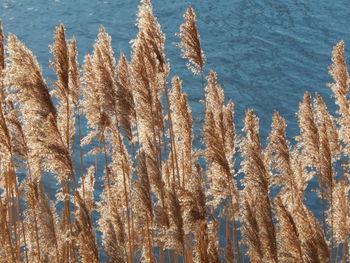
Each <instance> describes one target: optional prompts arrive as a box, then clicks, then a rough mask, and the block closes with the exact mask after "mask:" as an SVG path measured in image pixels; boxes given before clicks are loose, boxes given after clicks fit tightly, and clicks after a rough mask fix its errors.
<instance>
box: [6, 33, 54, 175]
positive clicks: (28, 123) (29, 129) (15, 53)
mask: <svg viewBox="0 0 350 263" xmlns="http://www.w3.org/2000/svg"><path fill="white" fill-rule="evenodd" d="M8 52H9V58H8V59H9V64H8V66H7V69H6V78H5V83H6V84H7V85H8V86H9V87H10V90H11V96H10V99H11V100H13V101H16V102H17V103H18V104H19V105H20V113H21V119H22V122H23V133H24V136H25V137H26V141H27V145H28V158H29V159H28V161H29V165H30V166H31V169H32V172H31V173H32V175H33V176H35V177H38V176H40V174H41V172H40V171H41V167H40V166H41V160H42V159H43V155H42V150H41V149H42V148H44V145H43V143H42V142H43V141H44V137H45V135H46V134H45V131H44V123H45V122H46V118H47V116H49V115H50V114H52V116H54V117H55V116H56V109H55V107H54V105H53V103H52V101H51V98H50V94H49V91H48V88H47V86H46V83H45V81H44V79H43V77H42V75H41V70H40V67H39V64H38V62H37V60H36V58H35V57H34V56H33V54H32V52H31V51H30V50H29V49H27V48H26V47H25V46H24V44H22V43H21V42H20V41H19V40H18V39H17V37H16V36H15V35H12V34H10V36H9V38H8Z"/></svg>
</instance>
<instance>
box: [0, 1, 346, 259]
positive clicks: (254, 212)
mask: <svg viewBox="0 0 350 263" xmlns="http://www.w3.org/2000/svg"><path fill="white" fill-rule="evenodd" d="M184 19H185V22H184V24H182V25H181V26H180V34H178V36H179V37H180V38H181V42H180V43H178V46H179V47H180V48H181V50H182V56H183V57H184V58H186V59H189V65H188V67H189V68H190V69H191V70H192V71H193V72H194V73H195V74H197V73H198V74H201V75H202V77H203V75H204V72H203V67H204V62H205V59H204V55H203V52H202V50H201V46H200V39H199V33H198V29H197V25H196V15H195V13H194V10H193V9H192V8H191V7H189V8H188V9H187V10H186V13H185V15H184ZM137 27H138V34H137V37H136V39H135V40H133V41H132V52H131V61H130V63H129V62H128V60H127V58H126V57H127V56H126V55H124V54H123V53H121V54H120V56H119V59H118V61H116V59H115V58H114V51H113V49H112V45H111V37H110V36H109V35H108V34H107V33H106V31H105V29H104V28H103V27H101V28H100V30H99V33H98V35H97V39H96V41H95V43H94V45H93V52H92V54H90V55H86V56H85V60H84V64H83V66H82V73H83V74H82V75H83V76H80V71H81V69H80V66H79V64H78V58H77V54H78V53H77V49H76V41H75V39H74V38H73V39H72V40H70V41H67V40H66V32H65V28H64V26H63V25H59V26H57V27H56V29H55V33H54V42H53V44H52V46H51V52H52V55H53V59H52V61H51V68H52V69H53V70H54V72H55V74H56V80H53V81H52V82H51V83H52V89H51V87H50V88H49V86H48V85H47V84H46V81H45V79H44V77H43V76H42V72H41V69H40V66H39V64H38V61H37V59H36V58H35V56H34V55H33V54H32V52H31V51H30V50H29V49H28V48H27V47H26V46H25V45H24V44H23V43H22V42H21V41H20V40H19V39H18V38H17V37H16V36H15V35H13V34H9V37H8V39H7V41H5V39H4V36H3V31H2V24H1V23H0V244H1V246H0V262H1V263H2V262H4V263H5V262H6V263H7V262H11V263H14V262H26V263H29V262H30V263H31V262H33V263H44V262H45V263H46V262H55V263H65V262H75V263H80V262H81V263H97V262H111V263H112V262H113V263H122V262H127V263H133V262H150V263H155V262H160V263H164V262H184V263H192V262H199V263H219V262H230V263H241V262H248V260H249V262H252V263H260V262H261V263H263V262H264V263H265V262H267V263H270V262H271V263H277V262H285V263H289V262H291V263H300V262H301V263H308V262H315V263H316V262H320V263H326V262H340V260H341V261H342V262H344V263H345V262H347V261H346V260H347V259H349V257H350V254H349V253H348V252H349V251H348V247H349V246H348V242H349V233H350V216H349V215H350V214H349V179H350V176H349V174H350V173H349V167H350V165H349V159H350V137H349V134H350V122H349V120H350V116H349V107H350V106H349V100H348V98H347V93H348V90H349V84H350V80H349V74H348V70H347V66H346V60H345V57H344V42H343V41H341V42H339V43H338V44H337V45H335V47H334V49H333V53H332V61H333V64H332V65H331V66H330V68H329V73H330V75H331V76H332V77H333V79H334V83H332V84H329V86H330V88H331V89H332V91H333V93H334V97H335V103H336V104H337V105H338V107H339V109H338V111H337V112H336V114H335V115H334V116H333V115H332V114H331V113H330V112H329V111H328V109H327V106H326V104H325V103H324V101H323V99H322V98H321V96H320V95H318V94H315V97H314V100H312V96H311V95H310V94H309V93H305V95H304V97H303V99H302V101H301V103H300V105H299V110H298V112H297V117H298V125H299V128H300V135H299V136H297V137H296V138H295V139H296V143H295V144H294V143H292V141H291V142H289V140H287V138H288V136H287V134H286V121H285V120H284V119H283V117H282V116H280V114H279V113H278V112H275V113H274V115H273V117H272V124H271V132H270V135H269V137H268V138H267V146H266V148H263V147H262V145H263V143H261V138H260V136H259V119H258V117H257V116H256V115H255V113H254V112H253V110H248V111H247V112H246V117H245V119H244V128H243V132H242V133H240V132H239V131H237V132H236V130H235V125H234V111H233V105H234V104H233V102H232V101H228V102H225V97H224V91H223V89H222V88H221V86H220V85H219V81H218V77H217V74H216V73H215V72H210V73H209V74H208V76H207V86H206V87H205V88H204V92H205V94H204V95H205V96H204V103H205V107H204V124H203V128H202V138H201V139H202V142H203V148H202V149H196V148H195V147H194V145H193V138H194V130H195V127H194V124H193V120H192V112H191V108H190V105H189V102H188V100H187V95H186V93H185V92H184V90H185V89H184V88H183V87H182V81H181V79H180V78H179V77H173V79H172V83H171V84H172V89H171V90H170V91H168V86H170V85H169V83H168V75H169V72H170V65H169V62H168V61H167V59H166V56H165V53H164V43H165V35H164V34H163V32H162V30H161V27H160V25H159V23H158V21H157V18H156V17H155V16H154V14H153V6H152V4H151V2H150V1H149V0H142V1H141V4H140V6H139V11H138V18H137ZM203 86H204V84H203ZM50 89H51V91H50ZM81 95H82V96H81ZM51 96H55V98H57V105H55V104H54V103H53V102H52V98H51ZM163 102H165V103H163ZM81 116H84V118H86V120H87V124H86V125H85V126H86V127H83V129H86V130H87V136H86V137H85V138H83V139H82V140H81V127H80V125H81V124H84V123H83V122H80V117H81ZM76 126H78V128H79V129H78V131H79V133H78V140H76V138H75V136H76V134H75V129H76ZM83 146H84V147H85V148H82V147H83ZM76 148H79V149H80V160H79V161H80V169H81V171H80V176H79V177H80V178H79V180H78V176H76V174H75V171H74V167H76V166H77V163H76V162H75V160H74V159H72V155H73V149H76ZM83 153H86V154H94V158H95V163H94V165H91V163H89V161H90V160H87V161H86V162H85V163H84V162H83ZM235 160H240V161H241V163H240V164H238V162H236V161H235ZM101 163H103V167H104V169H101V167H100V165H101ZM204 163H205V165H204ZM202 166H203V167H202ZM84 167H90V168H88V169H87V171H85V169H84ZM316 180H318V186H316V184H315V181H316ZM50 182H51V183H50ZM56 184H58V186H57V187H56ZM100 187H102V191H101V192H100V190H101V188H100ZM311 187H312V188H314V189H312V190H315V191H317V193H318V197H319V200H318V201H320V202H321V207H320V208H319V210H320V211H322V218H318V217H316V216H315V215H313V213H312V212H311V211H310V207H308V205H307V202H305V200H307V198H308V197H309V195H310V193H309V190H310V188H311ZM242 188H243V189H242ZM62 202H63V205H62ZM313 209H314V210H313V211H316V209H315V208H314V207H313ZM223 222H225V231H222V229H223V226H222V225H221V226H220V224H222V223H223ZM222 240H226V242H225V244H223V242H222ZM219 241H220V242H219Z"/></svg>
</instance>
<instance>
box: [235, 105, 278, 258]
mask: <svg viewBox="0 0 350 263" xmlns="http://www.w3.org/2000/svg"><path fill="white" fill-rule="evenodd" d="M258 129H259V124H258V118H257V117H256V116H255V115H254V112H253V110H248V111H247V113H246V117H245V119H244V128H243V131H244V132H245V134H246V137H245V139H244V140H243V142H242V145H241V148H242V156H243V161H242V164H241V165H242V172H243V173H244V174H245V177H244V185H245V188H244V194H245V195H246V196H247V195H252V196H251V197H250V198H252V199H251V201H250V203H249V205H250V207H252V206H254V209H255V210H256V211H255V213H253V216H254V217H255V220H256V222H257V224H258V231H259V232H258V236H259V240H260V243H261V247H262V248H261V249H262V252H263V255H264V257H263V261H264V262H277V261H278V260H277V243H276V233H275V228H274V223H273V220H272V208H271V203H270V199H269V174H268V169H267V165H266V160H265V157H264V154H263V151H262V149H261V145H260V138H259V132H258ZM246 198H247V197H246ZM244 235H245V234H244ZM245 236H246V235H245ZM245 242H246V243H247V244H248V245H249V242H250V241H249V240H247V239H246V238H245Z"/></svg>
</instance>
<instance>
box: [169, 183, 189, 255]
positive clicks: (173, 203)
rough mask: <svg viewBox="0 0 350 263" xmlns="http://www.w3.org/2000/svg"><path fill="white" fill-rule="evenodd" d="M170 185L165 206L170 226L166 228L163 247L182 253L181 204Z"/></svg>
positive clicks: (182, 227) (183, 236)
mask: <svg viewBox="0 0 350 263" xmlns="http://www.w3.org/2000/svg"><path fill="white" fill-rule="evenodd" d="M175 188H176V187H175V185H172V186H171V187H170V189H168V191H167V195H166V196H167V207H168V209H169V221H170V228H169V229H167V237H166V240H165V247H166V248H168V249H174V250H175V251H176V252H177V253H179V254H183V252H184V245H185V234H184V223H183V218H182V211H181V205H180V202H179V199H178V196H177V193H176V191H175Z"/></svg>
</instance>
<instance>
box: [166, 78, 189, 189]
mask: <svg viewBox="0 0 350 263" xmlns="http://www.w3.org/2000/svg"><path fill="white" fill-rule="evenodd" d="M172 86H173V88H172V91H171V94H170V109H171V111H172V116H173V118H172V120H173V122H172V123H173V130H174V141H175V145H176V149H177V157H178V162H179V164H180V165H179V170H180V175H182V180H183V185H186V184H187V180H188V179H189V178H190V177H191V176H192V140H193V134H192V133H193V127H192V126H193V125H192V112H191V109H190V107H189V105H188V102H187V96H186V94H185V93H183V92H182V81H181V79H180V78H179V77H173V78H172Z"/></svg>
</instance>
